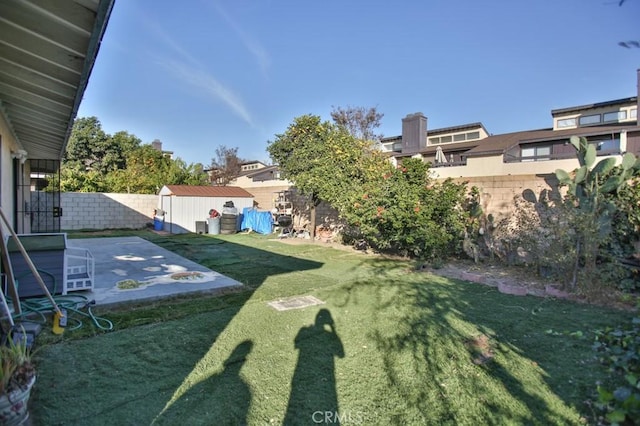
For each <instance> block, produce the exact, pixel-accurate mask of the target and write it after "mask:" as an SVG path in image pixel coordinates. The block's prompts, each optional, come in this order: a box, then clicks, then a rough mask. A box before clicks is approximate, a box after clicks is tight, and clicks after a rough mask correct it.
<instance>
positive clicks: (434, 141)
mask: <svg viewBox="0 0 640 426" xmlns="http://www.w3.org/2000/svg"><path fill="white" fill-rule="evenodd" d="M429 143H430V144H431V145H436V144H439V143H440V138H429Z"/></svg>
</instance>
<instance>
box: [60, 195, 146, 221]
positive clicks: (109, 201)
mask: <svg viewBox="0 0 640 426" xmlns="http://www.w3.org/2000/svg"><path fill="white" fill-rule="evenodd" d="M60 203H61V206H62V217H61V221H60V227H61V228H62V230H79V229H122V228H125V229H140V228H144V227H145V226H146V225H147V224H148V223H151V222H152V221H153V210H154V209H155V208H156V207H157V205H158V196H157V195H153V194H151V195H150V194H109V193H87V192H64V193H62V194H60Z"/></svg>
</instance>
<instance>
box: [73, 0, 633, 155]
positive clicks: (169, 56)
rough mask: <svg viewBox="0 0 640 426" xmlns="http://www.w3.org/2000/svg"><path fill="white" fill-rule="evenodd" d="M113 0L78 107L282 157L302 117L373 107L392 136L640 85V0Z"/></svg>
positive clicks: (124, 123)
mask: <svg viewBox="0 0 640 426" xmlns="http://www.w3.org/2000/svg"><path fill="white" fill-rule="evenodd" d="M619 3H620V0H529V1H524V0H509V1H507V0H484V1H480V0H458V1H453V0H405V1H402V0H400V1H389V0H369V1H364V0H350V1H349V0H315V1H310V0H184V1H180V2H178V1H175V0H172V1H168V0H153V1H152V0H116V1H115V6H114V8H113V11H112V13H111V17H110V20H109V23H108V26H107V29H106V31H105V34H104V37H103V39H102V44H101V47H100V50H99V53H98V57H97V59H96V62H95V65H94V68H93V71H92V73H91V76H90V79H89V82H88V85H87V88H86V90H85V93H84V97H83V100H82V102H81V104H80V108H79V111H78V115H77V116H78V117H90V116H95V117H97V118H98V119H99V120H100V122H101V124H102V128H103V130H104V131H106V132H107V133H109V134H114V133H116V132H118V131H123V130H124V131H127V132H129V133H130V134H133V135H135V136H137V137H138V138H140V139H141V140H142V143H151V142H152V141H153V140H154V139H159V140H160V141H162V143H163V149H164V150H168V151H173V153H174V158H176V157H179V158H181V159H182V160H184V161H185V162H186V163H187V164H192V163H202V164H204V165H209V164H210V163H211V159H212V158H214V157H215V151H216V148H218V147H221V146H226V147H227V148H238V156H239V157H240V158H241V159H244V160H247V161H253V160H258V161H263V162H265V163H267V164H270V163H271V160H270V158H269V155H268V153H267V150H266V149H267V146H268V143H269V141H273V140H274V139H275V138H276V135H277V134H281V133H284V132H285V131H286V130H287V127H288V126H289V125H290V124H291V123H292V122H293V120H294V119H295V118H296V117H299V116H301V115H304V114H314V115H318V116H320V117H321V118H322V119H323V120H331V115H330V113H331V111H332V109H334V108H338V107H340V108H347V107H365V108H370V107H376V108H377V110H378V112H380V113H382V114H384V116H383V118H382V125H381V127H380V128H379V129H378V132H379V133H382V134H383V135H384V136H386V137H388V136H398V135H400V134H401V133H402V118H403V117H405V116H406V115H408V114H413V113H415V112H422V113H423V114H424V115H425V116H426V117H427V119H428V123H427V128H428V129H437V128H442V127H450V126H457V125H462V124H467V123H475V122H482V123H483V124H484V126H485V128H486V129H487V130H488V131H489V132H490V133H492V134H501V133H508V132H513V131H520V130H531V129H539V128H548V127H551V126H552V118H551V110H552V109H557V108H565V107H571V106H577V105H583V104H589V103H593V102H603V101H608V100H614V99H620V98H626V97H630V96H636V95H637V71H636V70H637V69H639V68H640V49H637V48H624V47H621V46H620V45H619V44H618V43H619V42H625V41H629V40H640V0H623V4H622V5H620V4H619Z"/></svg>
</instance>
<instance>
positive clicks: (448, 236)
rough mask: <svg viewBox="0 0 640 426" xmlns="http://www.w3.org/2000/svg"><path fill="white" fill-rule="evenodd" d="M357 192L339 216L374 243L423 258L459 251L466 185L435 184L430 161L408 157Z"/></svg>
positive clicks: (373, 244) (463, 222)
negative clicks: (430, 169) (431, 174)
mask: <svg viewBox="0 0 640 426" xmlns="http://www.w3.org/2000/svg"><path fill="white" fill-rule="evenodd" d="M359 190H360V192H359V193H358V194H355V192H354V193H352V199H351V203H350V204H349V205H347V204H345V205H344V208H343V209H342V211H341V214H342V216H343V217H344V218H346V219H347V221H348V222H349V223H351V224H353V225H356V226H358V227H359V229H360V230H361V232H362V236H363V238H364V239H365V240H367V242H368V243H369V244H370V245H372V246H374V247H376V248H378V249H380V250H389V251H393V252H397V253H400V254H403V255H409V256H414V257H419V258H423V259H434V258H441V257H446V256H447V255H452V254H458V253H460V251H461V249H462V240H463V236H464V230H465V225H466V223H467V222H468V218H469V213H468V212H467V211H466V209H465V205H466V194H467V187H466V184H456V183H454V182H452V181H451V180H445V181H444V182H437V181H435V180H434V179H432V178H431V177H430V176H429V165H428V164H427V163H424V162H422V161H421V160H418V159H407V160H405V161H403V163H402V164H401V165H400V166H398V167H397V168H395V169H391V170H388V171H385V172H384V173H383V174H382V175H379V176H376V177H375V179H370V180H368V181H367V182H366V183H364V184H363V185H362V186H361V187H360V188H359Z"/></svg>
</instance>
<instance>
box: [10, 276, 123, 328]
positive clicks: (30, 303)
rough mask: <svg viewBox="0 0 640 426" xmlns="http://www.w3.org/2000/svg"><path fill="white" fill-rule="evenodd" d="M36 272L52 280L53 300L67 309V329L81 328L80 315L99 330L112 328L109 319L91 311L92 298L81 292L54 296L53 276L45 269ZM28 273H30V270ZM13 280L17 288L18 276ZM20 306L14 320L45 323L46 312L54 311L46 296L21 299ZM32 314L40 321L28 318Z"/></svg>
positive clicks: (93, 302)
mask: <svg viewBox="0 0 640 426" xmlns="http://www.w3.org/2000/svg"><path fill="white" fill-rule="evenodd" d="M38 272H39V273H40V274H44V275H47V276H48V277H49V278H51V280H52V282H53V291H52V292H51V293H52V297H53V300H54V301H55V302H56V304H57V305H58V307H59V308H60V309H64V310H66V311H67V327H66V329H67V330H77V329H79V328H81V327H82V326H83V321H82V317H85V318H89V319H90V320H91V322H92V323H93V324H94V325H95V326H96V328H98V329H99V330H104V331H111V330H113V323H112V322H111V321H109V320H108V319H106V318H102V317H98V316H96V315H94V313H93V312H92V311H91V306H92V305H94V304H95V301H94V300H89V298H87V297H85V296H83V295H81V294H73V295H71V294H67V295H58V296H56V295H55V293H56V289H57V285H56V278H55V276H54V275H53V274H51V273H50V272H47V271H41V270H38ZM28 274H30V272H29V273H28ZM28 274H25V275H22V276H21V277H20V278H23V277H24V276H26V275H28ZM15 282H16V288H17V287H18V284H19V278H16V280H15ZM20 308H21V309H22V313H21V314H19V315H16V314H14V315H12V317H13V319H14V320H22V321H31V322H37V323H41V324H42V325H45V324H46V323H47V317H46V314H49V313H51V314H52V313H53V312H54V311H55V308H54V306H53V303H51V301H50V300H49V298H47V297H43V298H29V299H25V300H21V301H20ZM84 309H86V312H84V311H83V310H84ZM33 314H36V315H37V316H39V317H40V318H41V321H36V320H34V319H33V318H29V317H33ZM72 314H77V315H78V316H80V318H78V317H72V316H71V315H72Z"/></svg>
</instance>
